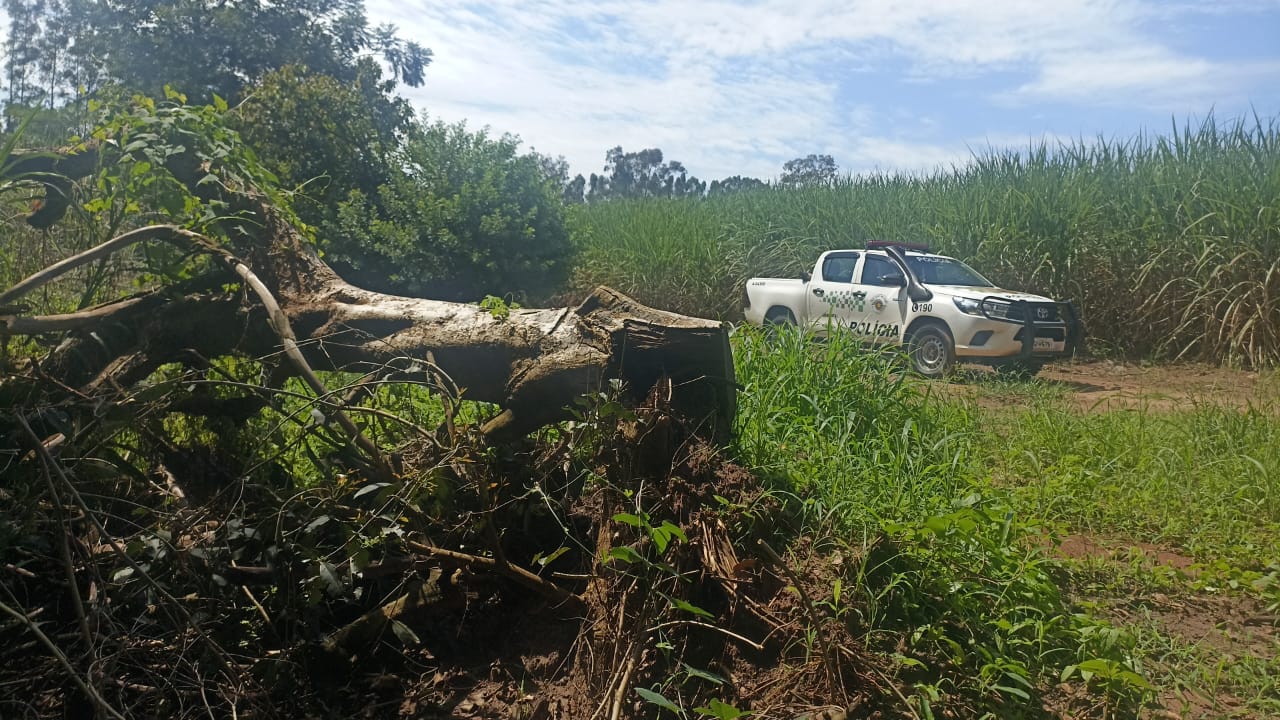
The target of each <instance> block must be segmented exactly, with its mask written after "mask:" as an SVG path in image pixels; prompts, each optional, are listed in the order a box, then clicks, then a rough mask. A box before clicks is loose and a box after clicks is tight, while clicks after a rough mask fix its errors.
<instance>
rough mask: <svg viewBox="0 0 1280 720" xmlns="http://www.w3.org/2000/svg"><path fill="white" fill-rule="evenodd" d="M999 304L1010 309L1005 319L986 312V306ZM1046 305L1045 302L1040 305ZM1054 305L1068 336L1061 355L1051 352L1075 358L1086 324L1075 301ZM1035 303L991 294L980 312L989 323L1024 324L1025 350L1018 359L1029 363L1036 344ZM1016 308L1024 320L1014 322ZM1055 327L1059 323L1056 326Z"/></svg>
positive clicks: (1023, 349)
mask: <svg viewBox="0 0 1280 720" xmlns="http://www.w3.org/2000/svg"><path fill="white" fill-rule="evenodd" d="M988 302H991V303H993V304H994V303H999V305H1000V306H1001V307H1005V308H1008V310H1006V315H1005V317H999V316H995V315H992V314H991V313H990V312H989V311H988V310H987V303H988ZM1038 304H1039V305H1041V306H1043V305H1044V304H1045V303H1038ZM1053 305H1054V306H1055V307H1056V308H1057V310H1058V317H1059V318H1060V321H1061V323H1062V325H1063V327H1064V329H1065V332H1066V336H1065V337H1064V338H1063V341H1064V345H1063V348H1062V352H1061V353H1052V354H1051V356H1053V357H1071V356H1073V355H1075V353H1076V350H1077V349H1078V348H1079V347H1080V345H1081V344H1082V343H1083V342H1084V323H1083V322H1081V321H1080V309H1079V308H1078V307H1076V303H1075V301H1074V300H1056V301H1054V302H1053ZM1031 308H1032V304H1031V303H1029V302H1027V301H1026V300H1006V299H1005V298H1002V297H998V296H996V295H988V296H986V297H984V298H982V300H981V301H980V302H979V303H978V309H979V310H981V311H982V315H983V317H985V318H987V319H988V320H994V321H997V322H1007V323H1012V324H1016V325H1021V326H1022V328H1023V330H1022V350H1021V351H1020V352H1019V353H1018V355H1019V358H1020V359H1022V360H1024V361H1027V360H1030V359H1031V357H1032V355H1033V354H1034V348H1035V342H1036V322H1035V320H1034V319H1032V317H1031ZM1014 309H1017V310H1020V311H1021V312H1020V313H1018V314H1020V315H1021V320H1017V319H1013V318H1011V317H1010V316H1011V315H1013V312H1012V311H1013V310H1014ZM1054 324H1055V325H1056V324H1057V323H1054Z"/></svg>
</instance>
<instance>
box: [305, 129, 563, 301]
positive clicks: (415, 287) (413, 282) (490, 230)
mask: <svg viewBox="0 0 1280 720" xmlns="http://www.w3.org/2000/svg"><path fill="white" fill-rule="evenodd" d="M519 144H520V143H519V139H518V138H516V137H514V136H511V135H504V136H502V137H499V138H491V137H490V136H489V134H488V133H487V132H486V131H480V132H471V131H469V130H467V128H466V127H465V126H463V125H461V124H458V125H448V124H445V123H443V122H435V123H429V124H426V123H424V124H422V125H420V126H418V127H415V128H413V129H412V131H411V132H410V133H409V136H408V138H407V140H406V142H405V146H404V162H405V168H404V169H403V170H402V171H401V170H397V171H395V172H394V173H393V176H392V179H391V180H390V181H389V182H388V183H386V184H385V185H383V186H382V187H380V188H379V189H378V191H377V192H376V194H374V195H369V194H366V193H364V192H361V191H358V190H356V191H352V192H351V194H350V196H349V197H348V198H347V199H346V200H345V201H344V202H343V203H342V204H341V205H340V206H339V210H338V217H337V220H336V221H335V227H333V228H326V229H325V231H324V233H323V243H322V248H323V249H324V250H325V252H326V253H327V259H328V260H330V261H331V263H332V264H333V265H334V267H335V268H336V269H338V270H339V272H341V273H343V274H344V275H345V276H346V277H348V278H349V279H351V280H352V281H353V282H356V283H357V284H360V285H362V286H364V287H368V288H370V289H373V290H381V291H386V292H396V293H401V294H409V295H420V296H426V297H435V298H440V299H448V300H477V299H479V298H481V297H483V296H484V295H486V294H494V295H501V294H503V293H512V294H514V295H515V296H516V297H517V298H522V299H523V298H526V297H532V298H539V297H544V296H546V295H547V294H549V293H550V292H552V291H553V290H555V289H556V288H557V287H558V286H559V284H560V283H561V282H562V280H563V278H564V275H565V273H566V271H567V267H568V262H569V256H570V252H569V250H570V248H569V242H568V233H567V230H566V229H565V222H564V211H563V205H562V203H561V198H560V188H559V187H558V186H557V185H556V184H555V183H554V182H552V181H550V180H549V179H548V178H547V177H546V175H545V173H544V169H543V164H542V158H541V157H540V156H538V155H536V154H532V153H529V154H520V153H519V152H518V150H519Z"/></svg>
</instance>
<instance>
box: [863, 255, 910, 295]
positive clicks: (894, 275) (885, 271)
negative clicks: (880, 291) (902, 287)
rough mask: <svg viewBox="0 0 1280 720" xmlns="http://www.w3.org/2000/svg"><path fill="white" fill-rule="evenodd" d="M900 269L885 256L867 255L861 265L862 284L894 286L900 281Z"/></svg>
mask: <svg viewBox="0 0 1280 720" xmlns="http://www.w3.org/2000/svg"><path fill="white" fill-rule="evenodd" d="M901 278H902V271H901V270H899V269H898V266H897V265H894V264H893V263H892V262H891V261H890V260H888V259H887V258H883V257H880V256H878V255H868V256H867V261H866V262H865V263H863V265H862V284H863V285H882V286H884V287H895V286H897V285H898V284H899V283H900V282H901Z"/></svg>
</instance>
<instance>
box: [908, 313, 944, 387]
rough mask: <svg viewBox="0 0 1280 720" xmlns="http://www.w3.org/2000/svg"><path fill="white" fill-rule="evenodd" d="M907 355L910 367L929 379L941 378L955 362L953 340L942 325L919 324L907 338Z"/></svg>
mask: <svg viewBox="0 0 1280 720" xmlns="http://www.w3.org/2000/svg"><path fill="white" fill-rule="evenodd" d="M907 357H909V358H910V359H911V369H912V370H914V371H916V373H917V374H919V375H922V376H923V377H926V378H930V379H936V378H941V377H944V376H945V375H946V374H947V373H948V372H949V371H950V370H951V366H952V365H954V364H955V361H956V350H955V341H954V340H952V339H951V333H950V332H948V331H947V328H946V327H944V326H942V325H939V324H937V323H929V324H927V325H921V326H920V327H918V328H916V329H914V330H912V331H911V335H910V336H909V337H908V338H907Z"/></svg>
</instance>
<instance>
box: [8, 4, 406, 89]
mask: <svg viewBox="0 0 1280 720" xmlns="http://www.w3.org/2000/svg"><path fill="white" fill-rule="evenodd" d="M10 4H11V6H12V5H13V3H10ZM13 9H14V8H13V7H10V10H13ZM18 17H20V18H21V19H22V22H20V23H18V24H15V25H14V26H13V27H11V31H10V45H11V46H13V47H14V48H15V52H14V54H13V56H12V57H11V58H10V61H9V62H10V72H11V73H13V72H15V69H17V70H19V71H20V72H21V73H22V75H23V76H24V77H27V76H31V77H34V78H36V83H37V84H38V85H39V86H41V87H44V88H48V89H49V90H48V91H49V92H53V93H57V92H65V91H66V89H68V88H69V89H70V90H71V91H72V92H74V91H75V89H76V88H77V87H86V88H87V89H88V90H89V91H91V92H92V91H95V90H97V89H98V88H99V87H101V85H102V84H103V83H108V82H114V83H118V84H120V85H122V86H124V87H125V88H127V89H128V90H129V91H132V92H142V93H145V94H148V95H151V96H153V97H159V96H160V95H161V93H162V91H163V88H164V87H166V86H173V87H176V88H178V89H179V90H181V91H183V92H186V93H188V94H190V96H191V97H192V98H194V99H198V100H200V101H203V102H209V101H211V100H212V99H213V96H214V95H220V96H222V97H224V98H239V97H240V95H241V91H242V90H243V89H244V87H245V86H246V84H251V83H253V82H256V81H258V80H259V79H261V78H262V77H263V76H264V75H266V74H267V73H268V72H270V71H272V70H275V69H277V68H281V67H284V66H286V65H291V64H300V65H305V66H307V67H309V68H310V69H311V70H312V71H314V72H317V73H322V74H325V75H329V76H331V77H335V78H338V79H340V80H343V81H351V80H354V79H355V75H356V73H355V67H356V65H357V63H356V60H357V58H360V57H374V56H377V57H380V58H381V59H383V60H384V61H386V62H387V63H388V65H390V66H391V68H392V70H393V72H395V74H396V76H397V78H399V79H401V80H402V81H403V82H405V83H406V84H409V85H421V84H422V81H423V72H424V70H425V68H426V66H427V64H428V63H429V62H430V61H431V52H430V51H429V50H427V49H425V48H423V47H421V46H419V45H418V44H416V43H413V42H406V41H404V40H401V39H399V38H397V37H396V35H395V29H394V28H393V27H390V26H382V27H377V28H370V27H369V24H368V19H367V18H366V16H365V11H364V1H363V0H291V1H290V2H268V1H265V0H250V1H248V2H236V3H227V2H220V1H217V0H141V1H138V0H127V1H122V0H109V1H107V2H102V1H100V0H60V1H57V2H42V3H39V4H38V5H33V6H31V7H27V8H25V9H24V10H23V11H22V12H20V13H19V14H18ZM46 63H47V64H48V66H47V67H46V65H45V64H46Z"/></svg>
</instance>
